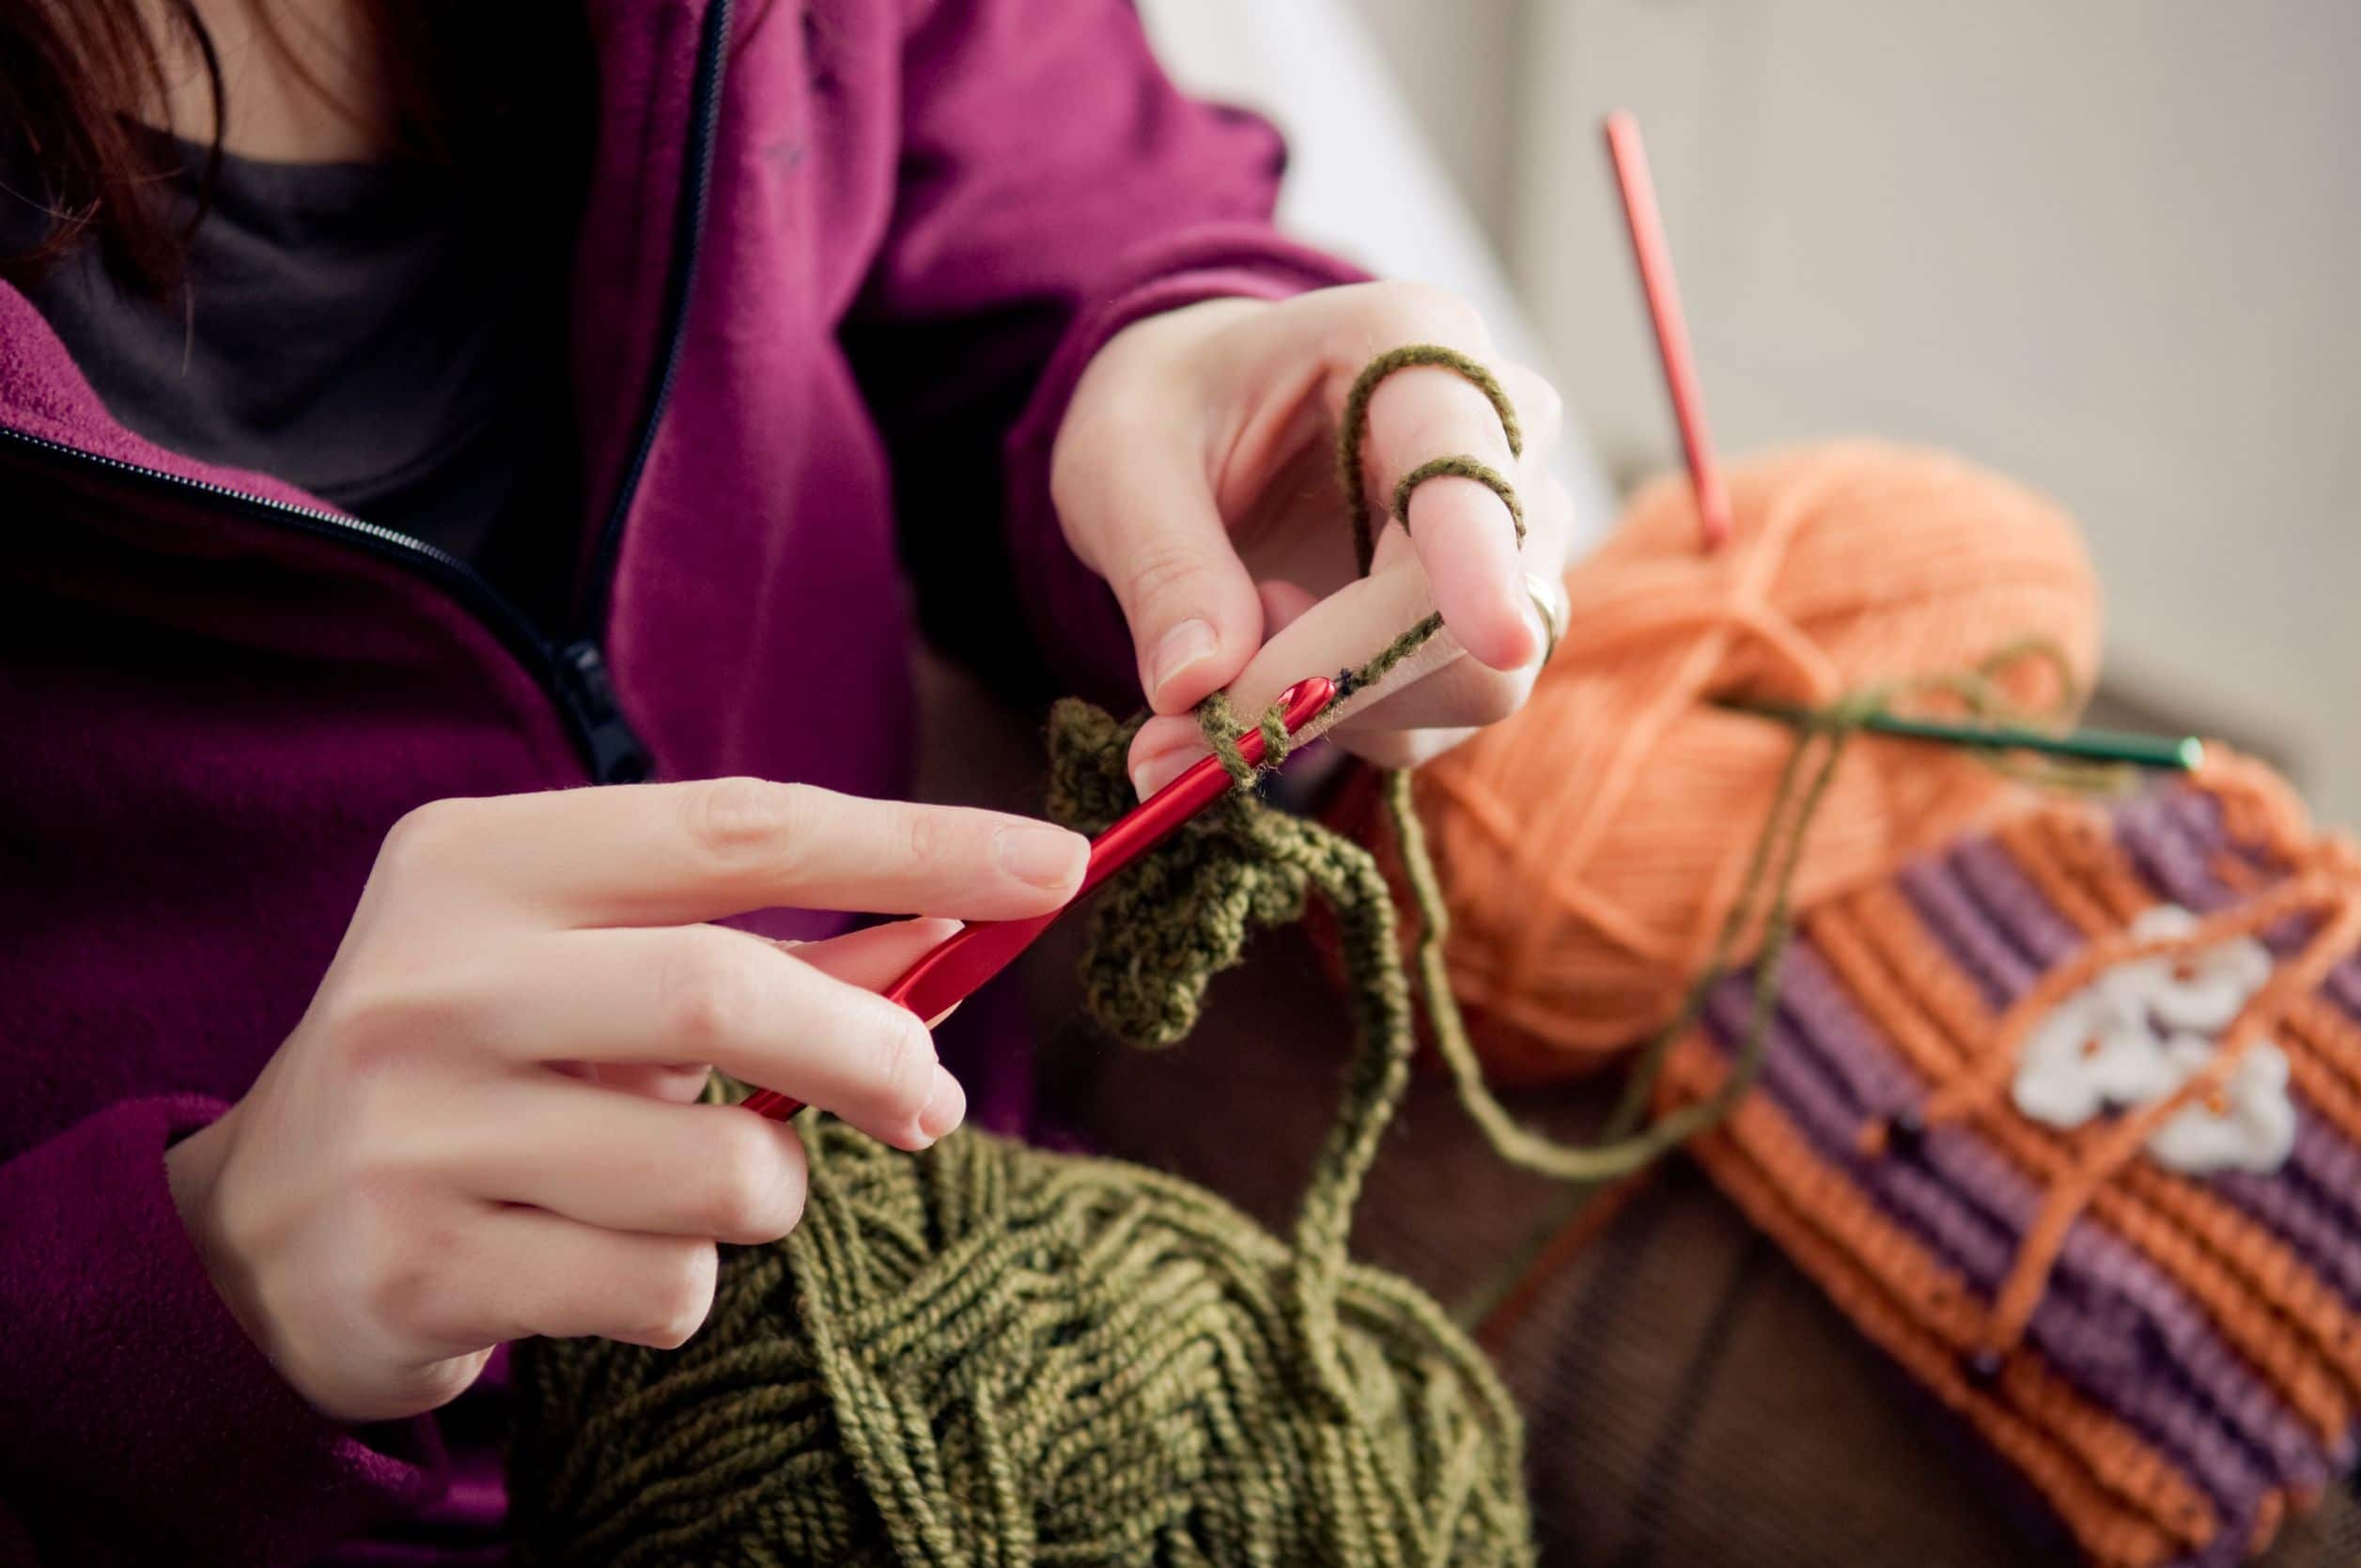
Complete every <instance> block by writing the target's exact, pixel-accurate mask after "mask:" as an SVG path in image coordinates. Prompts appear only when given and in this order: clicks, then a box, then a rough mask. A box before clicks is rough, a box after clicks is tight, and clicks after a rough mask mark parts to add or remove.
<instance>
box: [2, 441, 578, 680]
mask: <svg viewBox="0 0 2361 1568" xmlns="http://www.w3.org/2000/svg"><path fill="white" fill-rule="evenodd" d="M0 439H5V440H6V441H8V442H11V443H13V444H16V445H19V446H26V447H31V448H33V449H34V450H36V451H39V452H43V453H48V454H50V455H52V456H54V457H59V458H67V459H68V460H70V461H71V462H74V463H77V464H79V465H81V466H83V467H85V468H95V469H103V470H105V471H107V472H109V473H113V474H125V475H128V476H130V477H132V478H134V479H137V480H140V481H141V482H143V483H146V484H152V485H157V486H161V487H163V488H165V489H176V490H185V491H189V492H192V493H194V494H197V495H206V496H211V497H214V498H215V499H217V500H222V501H228V502H234V503H236V504H237V505H239V506H240V507H241V508H243V509H245V510H247V511H250V512H258V513H263V514H266V515H268V516H270V517H272V518H276V519H280V520H288V521H290V522H292V523H294V524H295V525H297V526H298V527H299V529H300V531H302V532H304V533H309V534H315V535H325V536H342V537H344V538H346V539H349V540H350V541H351V542H352V543H354V544H356V545H358V546H359V547H361V548H362V549H365V550H367V551H371V552H372V553H376V554H381V555H387V556H398V557H401V558H404V559H407V560H409V561H412V562H419V563H424V564H426V565H427V566H429V567H433V568H434V569H433V571H432V572H431V573H426V574H422V575H427V576H430V577H433V578H435V579H437V580H439V581H440V582H442V584H443V587H444V588H445V589H446V590H448V591H449V592H450V593H451V594H452V595H453V597H455V598H462V599H464V600H466V601H468V607H469V608H470V609H471V610H473V611H474V612H475V614H476V618H477V619H478V620H480V621H483V622H484V623H486V624H487V626H489V629H490V630H491V631H492V632H493V633H494V634H495V635H496V636H498V637H499V638H500V640H501V641H502V643H503V644H505V645H506V646H507V647H508V648H509V650H510V651H511V652H512V653H514V654H516V655H517V656H518V657H519V658H520V660H523V661H524V662H525V664H526V665H527V666H528V668H529V669H530V670H531V671H532V672H534V673H536V675H539V676H540V677H541V678H542V682H543V684H544V685H548V684H551V682H553V681H555V680H556V679H557V678H558V676H557V660H556V658H555V656H554V655H553V653H552V652H551V648H550V645H549V644H548V643H547V642H546V641H544V640H543V638H542V636H541V634H540V632H539V630H538V629H536V628H535V626H534V625H533V623H532V621H531V620H529V619H528V618H527V617H526V615H525V613H524V612H523V611H521V610H519V609H518V608H517V607H516V606H515V605H513V604H511V603H509V602H508V600H507V599H506V598H505V597H504V596H503V595H502V594H501V593H500V591H499V590H498V589H496V588H494V587H493V586H492V585H491V584H490V583H489V582H486V581H485V580H484V578H483V576H482V574H480V573H479V572H477V571H476V570H475V568H474V567H471V566H469V565H468V564H467V563H466V562H464V561H462V560H460V559H459V558H458V556H456V555H454V554H452V553H451V552H450V551H446V550H441V549H438V548H437V547H435V546H433V545H430V544H428V543H427V542H426V541H425V540H424V539H418V538H413V537H412V536H410V535H408V534H404V533H401V532H399V531H397V530H396V529H392V528H387V527H384V526H382V525H381V524H379V523H374V522H367V521H364V520H362V519H360V518H356V517H348V516H346V515H345V514H344V513H342V512H331V511H327V510H324V509H322V508H320V507H318V506H299V505H296V504H295V503H293V502H291V501H276V500H273V499H272V498H271V497H269V496H267V495H256V494H255V493H254V492H253V491H251V490H241V489H231V488H230V487H229V486H227V485H217V484H214V483H213V482H212V481H211V480H210V479H191V478H189V477H187V476H186V475H183V474H167V473H166V472H164V471H163V469H160V468H150V467H148V466H147V465H146V464H144V463H134V462H126V461H125V460H124V459H122V458H110V457H107V456H105V455H104V454H102V453H98V452H85V451H84V450H83V449H82V448H80V447H78V446H69V445H67V444H66V443H65V442H58V441H52V440H50V439H49V438H48V437H46V436H37V435H33V434H31V433H30V432H28V431H24V430H19V429H15V428H13V427H8V426H5V425H0Z"/></svg>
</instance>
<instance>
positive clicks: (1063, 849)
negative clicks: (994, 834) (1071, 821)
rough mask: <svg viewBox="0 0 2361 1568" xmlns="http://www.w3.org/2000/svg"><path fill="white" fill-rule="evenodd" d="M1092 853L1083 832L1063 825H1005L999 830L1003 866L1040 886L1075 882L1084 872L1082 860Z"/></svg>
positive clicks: (1065, 884)
mask: <svg viewBox="0 0 2361 1568" xmlns="http://www.w3.org/2000/svg"><path fill="white" fill-rule="evenodd" d="M1089 854H1090V845H1089V844H1088V843H1087V842H1086V841H1085V840H1084V839H1083V837H1082V835H1081V834H1080V833H1069V832H1067V831H1065V830H1064V829H1063V828H1052V827H1049V826H1048V825H1046V824H1045V825H1043V826H1040V827H1033V828H1002V830H1001V832H1000V857H1001V869H1002V870H1003V871H1005V872H1007V873H1008V874H1009V875H1010V876H1011V877H1016V878H1017V880H1018V881H1020V882H1031V883H1032V884H1033V886H1034V887H1037V888H1062V887H1065V886H1067V885H1068V884H1070V883H1072V882H1073V881H1074V880H1075V879H1076V878H1078V877H1080V876H1081V875H1082V862H1083V861H1084V859H1085V858H1087V857H1088V856H1089Z"/></svg>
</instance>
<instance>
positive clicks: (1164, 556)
mask: <svg viewBox="0 0 2361 1568" xmlns="http://www.w3.org/2000/svg"><path fill="white" fill-rule="evenodd" d="M1206 576H1207V567H1206V564H1205V561H1204V557H1203V556H1201V555H1199V554H1198V553H1197V552H1196V551H1193V550H1190V549H1188V547H1187V546H1186V545H1183V544H1179V543H1176V542H1166V543H1159V544H1149V545H1144V546H1142V548H1141V550H1140V552H1139V553H1138V554H1137V555H1136V556H1134V557H1133V559H1132V561H1131V567H1130V581H1131V592H1132V594H1133V596H1134V597H1135V598H1137V599H1138V600H1139V602H1141V603H1142V604H1151V605H1154V604H1162V603H1164V602H1165V601H1167V600H1176V599H1186V598H1189V597H1190V596H1191V595H1192V594H1194V593H1196V592H1197V590H1198V588H1199V586H1200V585H1201V584H1203V583H1204V581H1205V578H1206ZM1191 608H1194V606H1191Z"/></svg>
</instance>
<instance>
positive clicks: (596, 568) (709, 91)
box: [582, 0, 731, 633]
mask: <svg viewBox="0 0 2361 1568" xmlns="http://www.w3.org/2000/svg"><path fill="white" fill-rule="evenodd" d="M730 5H731V0H708V4H707V9H706V14H705V32H704V36H703V37H701V38H699V39H698V40H697V67H696V76H695V79H694V81H693V82H692V84H691V90H690V102H691V117H690V123H689V134H690V136H691V139H692V140H691V147H690V153H691V160H692V162H691V167H690V168H689V169H688V170H687V171H686V173H685V174H684V176H683V179H684V180H685V182H686V183H685V186H684V189H683V190H682V193H681V199H680V205H679V207H678V208H677V209H676V210H675V214H674V231H675V232H674V240H673V250H674V256H673V261H674V268H675V271H674V272H673V274H672V277H671V278H670V279H669V280H668V283H667V287H666V290H665V299H664V326H663V343H664V347H663V350H662V352H663V359H662V361H661V363H660V364H659V365H657V367H656V380H655V383H654V385H653V386H652V387H651V388H650V389H649V392H648V401H647V407H646V409H645V412H644V414H643V416H642V418H641V421H640V432H639V440H638V441H637V442H634V443H633V445H632V448H631V458H630V462H629V465H628V466H627V467H626V468H625V469H624V471H623V478H622V482H621V484H620V485H619V486H618V487H617V488H616V489H615V499H614V506H613V508H612V509H610V510H609V512H608V514H607V519H606V521H605V522H604V524H602V525H601V527H600V529H599V533H598V553H597V554H596V555H595V556H594V557H593V558H592V562H591V568H590V582H589V583H588V584H587V587H586V591H585V592H584V593H583V595H582V622H583V624H584V625H586V626H588V627H590V628H592V629H593V632H594V633H595V630H596V629H597V628H598V627H600V626H603V625H604V624H605V622H606V618H607V607H608V598H609V596H610V595H611V593H612V592H613V590H614V567H615V557H616V555H617V554H618V553H619V552H620V551H621V549H622V546H623V525H624V523H625V522H626V521H627V520H629V515H630V510H631V503H632V501H633V500H634V499H636V498H637V496H638V494H639V489H640V480H641V478H642V476H643V475H644V474H645V473H646V471H647V461H648V458H649V455H650V454H651V453H653V452H654V451H655V449H656V436H657V431H658V430H659V428H660V427H661V426H662V424H663V419H664V411H665V409H666V408H667V407H669V406H670V405H671V402H672V395H673V385H674V383H675V382H676V381H677V380H679V379H680V357H681V350H682V346H683V340H684V339H686V338H687V336H688V327H689V300H690V296H691V294H692V293H694V292H695V287H696V273H697V257H698V255H699V252H700V250H701V248H702V247H701V245H700V243H699V242H700V241H702V240H703V238H704V230H705V210H706V204H707V200H708V199H709V197H710V195H711V193H712V188H713V147H714V143H715V141H716V140H717V138H718V132H719V130H720V126H721V120H722V65H723V62H724V59H725V56H726V55H727V54H728V51H729V38H730Z"/></svg>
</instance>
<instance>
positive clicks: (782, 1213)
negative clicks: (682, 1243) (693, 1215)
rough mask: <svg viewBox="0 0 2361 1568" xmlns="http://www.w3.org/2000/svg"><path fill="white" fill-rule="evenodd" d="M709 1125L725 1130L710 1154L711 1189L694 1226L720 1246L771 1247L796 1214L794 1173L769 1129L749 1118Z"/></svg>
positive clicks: (798, 1193) (799, 1204) (799, 1195)
mask: <svg viewBox="0 0 2361 1568" xmlns="http://www.w3.org/2000/svg"><path fill="white" fill-rule="evenodd" d="M714 1120H715V1121H717V1122H722V1123H723V1125H724V1126H725V1127H726V1129H727V1130H726V1131H725V1132H724V1133H723V1135H722V1137H721V1138H720V1139H719V1141H718V1142H719V1147H717V1148H716V1149H714V1150H713V1151H712V1159H711V1171H712V1186H711V1188H710V1190H709V1191H708V1192H707V1195H706V1199H705V1203H704V1205H703V1207H704V1211H705V1212H704V1213H703V1214H701V1215H700V1216H699V1217H698V1219H699V1220H700V1222H701V1223H702V1224H703V1225H704V1226H705V1228H706V1230H707V1234H710V1235H712V1236H714V1237H715V1238H716V1239H718V1240H722V1241H730V1242H736V1243H738V1244H740V1245H744V1246H753V1245H755V1244H757V1243H760V1242H766V1241H776V1240H777V1239H778V1238H779V1237H781V1236H783V1235H784V1234H787V1232H789V1231H790V1230H793V1229H794V1228H795V1222H796V1219H797V1218H798V1217H799V1216H800V1214H801V1213H802V1208H803V1191H802V1182H801V1180H800V1172H798V1171H797V1170H796V1169H795V1168H794V1166H793V1165H792V1164H791V1163H790V1162H789V1161H788V1160H787V1159H786V1158H784V1157H783V1156H782V1155H781V1153H780V1141H779V1139H778V1137H777V1136H776V1135H775V1134H774V1132H773V1131H772V1130H771V1126H770V1125H769V1124H768V1123H763V1122H760V1121H758V1120H757V1119H756V1118H754V1117H752V1116H733V1117H728V1118H719V1117H717V1118H714Z"/></svg>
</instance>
